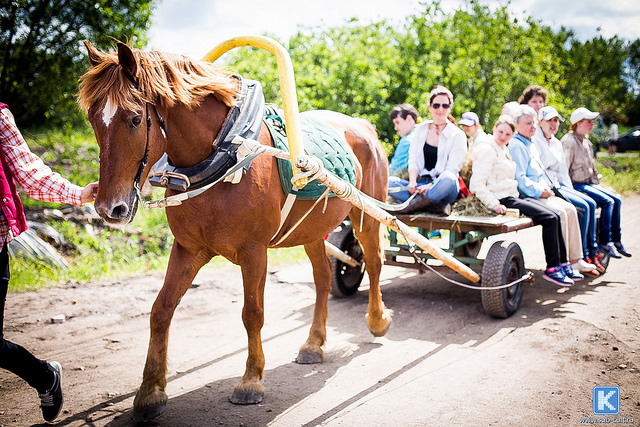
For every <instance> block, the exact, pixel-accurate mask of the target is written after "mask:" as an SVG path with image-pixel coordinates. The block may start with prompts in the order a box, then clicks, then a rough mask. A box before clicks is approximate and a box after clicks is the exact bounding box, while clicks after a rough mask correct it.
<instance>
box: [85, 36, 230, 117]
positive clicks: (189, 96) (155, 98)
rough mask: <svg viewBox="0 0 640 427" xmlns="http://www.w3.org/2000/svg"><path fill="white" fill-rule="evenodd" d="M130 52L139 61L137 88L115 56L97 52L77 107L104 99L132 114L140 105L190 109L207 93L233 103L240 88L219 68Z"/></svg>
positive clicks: (179, 58)
mask: <svg viewBox="0 0 640 427" xmlns="http://www.w3.org/2000/svg"><path fill="white" fill-rule="evenodd" d="M131 50H132V52H133V54H134V55H135V57H136V59H137V61H138V70H137V75H136V79H137V81H138V89H136V88H135V87H134V85H133V83H132V82H131V81H130V80H129V79H128V78H127V76H126V75H125V73H124V71H123V69H122V67H121V66H120V63H119V61H118V55H117V53H105V52H102V51H97V50H96V51H95V53H96V56H97V57H98V58H99V63H98V64H97V65H94V66H92V67H90V68H89V70H88V71H87V72H86V73H85V74H84V75H83V76H82V77H80V91H79V93H78V103H79V104H80V107H82V108H83V109H84V110H85V111H86V110H88V109H89V108H90V107H91V106H92V105H93V104H95V103H96V102H97V101H99V100H105V99H109V100H110V101H111V103H112V104H115V105H117V106H119V107H121V108H124V109H127V110H130V111H135V110H136V109H137V108H138V107H139V105H140V104H141V103H143V102H151V103H156V102H157V103H159V104H162V105H166V106H168V107H171V106H172V105H174V104H175V103H181V104H184V105H186V106H189V107H193V106H197V105H198V104H199V103H200V101H201V100H202V99H203V98H204V97H205V96H207V95H210V94H213V95H215V96H216V97H217V98H218V99H219V100H220V101H221V102H223V103H225V104H226V105H227V106H232V105H234V104H235V101H236V97H237V95H238V94H239V89H240V88H239V86H238V80H237V79H234V78H231V77H230V76H229V75H228V74H227V73H226V72H225V70H224V69H222V68H221V67H218V66H216V65H213V64H211V63H209V62H205V61H195V60H192V59H190V58H188V57H186V56H182V55H176V54H171V53H165V52H158V51H151V52H146V51H142V50H138V49H131ZM94 58H95V56H94Z"/></svg>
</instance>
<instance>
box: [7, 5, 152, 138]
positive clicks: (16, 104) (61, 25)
mask: <svg viewBox="0 0 640 427" xmlns="http://www.w3.org/2000/svg"><path fill="white" fill-rule="evenodd" d="M152 4H153V1H152V0H94V1H91V2H86V1H83V0H64V1H63V0H54V1H40V0H13V1H10V2H3V6H2V8H0V53H1V59H0V99H2V102H5V103H7V104H9V106H10V107H11V110H12V112H13V114H14V115H15V117H16V121H17V123H18V124H21V125H22V126H23V127H26V126H29V127H31V126H34V125H39V124H42V123H45V122H47V123H49V124H55V125H61V124H63V123H65V122H67V123H68V122H73V123H76V124H77V123H80V122H81V120H82V115H81V113H80V111H79V109H78V108H77V106H76V102H75V93H76V85H77V81H78V78H79V77H80V75H81V74H82V73H84V71H85V70H86V68H87V65H88V63H87V60H86V55H85V54H84V46H83V45H82V40H89V41H90V42H92V43H94V44H95V45H96V46H97V47H101V48H106V47H107V46H110V45H112V44H113V39H112V37H113V38H117V39H119V40H123V41H131V42H132V43H133V44H134V45H136V46H138V47H141V46H144V45H145V44H146V41H147V39H146V36H145V32H146V30H147V29H148V27H149V25H150V17H151V12H152Z"/></svg>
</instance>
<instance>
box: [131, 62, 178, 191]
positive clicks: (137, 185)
mask: <svg viewBox="0 0 640 427" xmlns="http://www.w3.org/2000/svg"><path fill="white" fill-rule="evenodd" d="M125 75H126V76H127V78H128V79H129V81H131V83H133V87H135V88H136V89H139V86H138V82H137V81H136V80H135V79H134V78H133V77H132V76H129V75H128V74H126V73H125ZM150 104H151V103H150V102H147V103H146V107H145V110H146V115H147V142H146V145H145V147H144V156H143V157H142V161H141V162H140V166H138V172H137V173H136V176H135V178H134V179H133V188H134V189H135V190H136V195H137V197H138V202H142V193H141V191H140V180H141V179H142V173H143V172H144V168H145V167H147V162H148V160H149V134H150V132H151V126H153V122H152V120H151V115H150V114H149V105H150ZM151 105H152V106H153V111H155V113H156V117H158V121H159V122H160V129H161V130H162V135H163V136H164V138H165V139H167V137H168V135H169V134H168V132H167V124H166V123H165V121H164V119H163V118H162V116H161V115H160V113H159V112H158V108H157V107H156V104H151Z"/></svg>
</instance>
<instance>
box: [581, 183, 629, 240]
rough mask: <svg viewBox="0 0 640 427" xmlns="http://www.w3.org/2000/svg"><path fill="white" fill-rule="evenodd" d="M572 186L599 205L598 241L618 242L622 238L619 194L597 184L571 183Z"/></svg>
mask: <svg viewBox="0 0 640 427" xmlns="http://www.w3.org/2000/svg"><path fill="white" fill-rule="evenodd" d="M573 188H575V189H576V190H578V191H580V192H582V193H584V194H586V195H587V196H589V197H591V198H592V199H593V200H594V201H595V202H596V205H598V206H599V207H600V232H599V233H598V242H599V243H600V244H602V245H606V244H607V243H609V242H619V241H620V239H621V238H622V230H621V228H620V211H621V207H622V200H621V199H620V196H619V195H617V194H615V193H612V192H611V191H609V190H605V189H604V188H602V187H601V186H599V185H597V184H573Z"/></svg>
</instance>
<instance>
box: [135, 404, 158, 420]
mask: <svg viewBox="0 0 640 427" xmlns="http://www.w3.org/2000/svg"><path fill="white" fill-rule="evenodd" d="M164 408H166V406H164V405H161V406H155V407H153V408H148V409H146V410H144V411H138V410H136V409H134V410H133V421H135V422H137V423H146V422H147V421H151V420H152V419H154V418H156V417H157V416H159V415H160V414H162V413H163V412H164Z"/></svg>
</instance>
